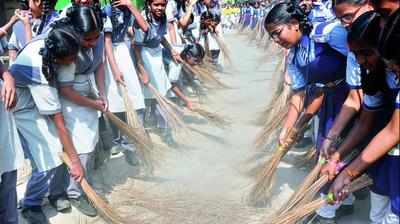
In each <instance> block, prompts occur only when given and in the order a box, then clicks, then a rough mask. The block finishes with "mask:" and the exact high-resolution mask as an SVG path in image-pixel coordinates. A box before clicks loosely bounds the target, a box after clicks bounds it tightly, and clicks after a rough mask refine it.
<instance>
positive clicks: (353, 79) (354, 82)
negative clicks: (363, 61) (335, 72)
mask: <svg viewBox="0 0 400 224" xmlns="http://www.w3.org/2000/svg"><path fill="white" fill-rule="evenodd" d="M346 82H347V85H348V86H349V87H350V89H361V68H360V65H359V64H358V62H357V60H356V56H355V55H354V54H353V53H352V52H349V54H348V55H347V65H346Z"/></svg>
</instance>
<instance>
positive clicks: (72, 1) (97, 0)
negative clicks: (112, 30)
mask: <svg viewBox="0 0 400 224" xmlns="http://www.w3.org/2000/svg"><path fill="white" fill-rule="evenodd" d="M93 2H94V4H95V5H100V0H93ZM71 3H72V5H77V4H76V3H75V0H71Z"/></svg>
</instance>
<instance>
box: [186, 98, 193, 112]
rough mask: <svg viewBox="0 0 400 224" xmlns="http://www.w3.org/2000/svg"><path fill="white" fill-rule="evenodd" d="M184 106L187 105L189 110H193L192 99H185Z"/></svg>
mask: <svg viewBox="0 0 400 224" xmlns="http://www.w3.org/2000/svg"><path fill="white" fill-rule="evenodd" d="M186 107H187V108H188V109H189V110H193V103H192V101H190V100H187V101H186Z"/></svg>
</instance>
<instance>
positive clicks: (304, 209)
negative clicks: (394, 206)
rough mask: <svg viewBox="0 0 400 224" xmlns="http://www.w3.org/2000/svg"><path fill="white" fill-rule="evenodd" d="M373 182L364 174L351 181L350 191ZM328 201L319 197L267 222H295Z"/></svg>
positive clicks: (290, 223) (292, 223)
mask: <svg viewBox="0 0 400 224" xmlns="http://www.w3.org/2000/svg"><path fill="white" fill-rule="evenodd" d="M326 178H327V177H326ZM371 184H372V180H371V179H370V178H369V177H367V176H366V175H363V176H361V177H359V178H357V179H356V180H354V181H352V182H351V183H350V185H349V192H350V193H353V192H355V191H358V190H361V189H363V188H365V187H368V186H369V185H371ZM327 203H328V199H327V198H319V199H316V200H314V201H312V202H309V203H307V204H305V205H302V206H299V207H298V208H296V209H294V210H292V211H290V212H287V213H284V214H282V215H280V216H279V217H276V218H273V219H271V221H270V222H267V223H271V224H272V223H273V224H295V223H297V222H298V221H299V220H301V219H302V218H304V217H306V216H308V215H310V214H312V213H313V212H315V211H316V210H317V209H320V208H322V207H323V206H324V205H326V204H327Z"/></svg>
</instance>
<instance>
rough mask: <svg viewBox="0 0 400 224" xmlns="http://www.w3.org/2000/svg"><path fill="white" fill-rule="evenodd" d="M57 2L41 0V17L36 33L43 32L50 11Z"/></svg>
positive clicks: (49, 16) (55, 0)
mask: <svg viewBox="0 0 400 224" xmlns="http://www.w3.org/2000/svg"><path fill="white" fill-rule="evenodd" d="M56 3H57V0H43V1H42V18H41V22H40V26H39V29H38V32H37V35H39V34H41V33H42V32H43V29H44V27H45V26H46V25H47V24H48V22H49V20H50V18H51V13H52V11H53V10H54V7H55V5H56Z"/></svg>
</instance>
